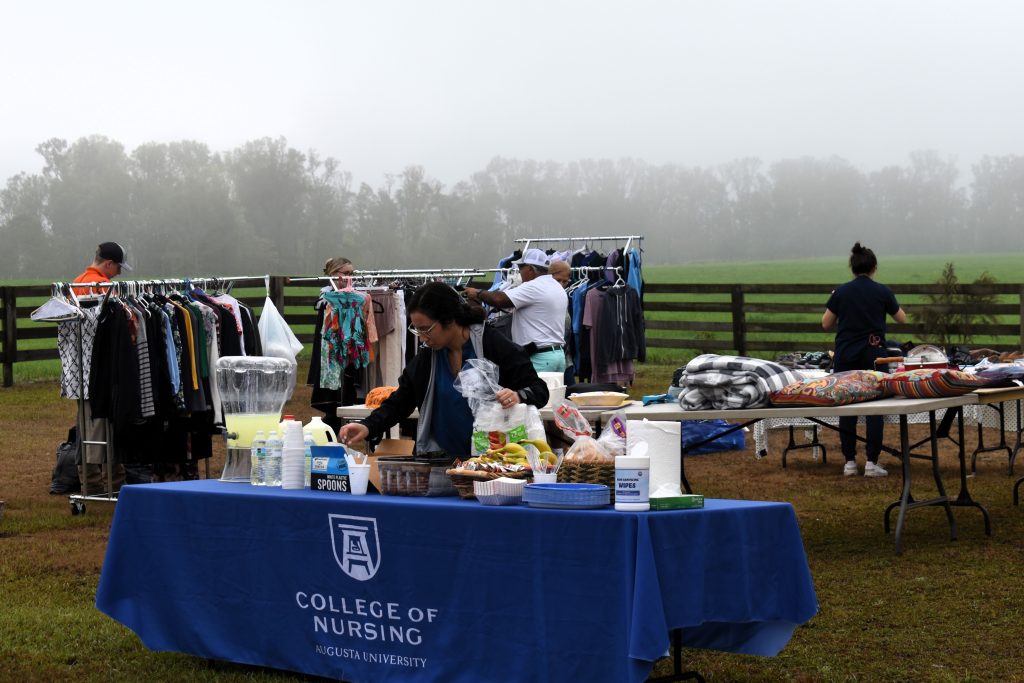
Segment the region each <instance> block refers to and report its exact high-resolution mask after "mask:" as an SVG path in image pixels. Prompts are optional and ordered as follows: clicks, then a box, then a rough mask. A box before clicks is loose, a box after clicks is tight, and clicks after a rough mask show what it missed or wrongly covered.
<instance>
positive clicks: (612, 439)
mask: <svg viewBox="0 0 1024 683" xmlns="http://www.w3.org/2000/svg"><path fill="white" fill-rule="evenodd" d="M597 441H598V443H600V444H601V445H602V446H604V448H605V450H606V451H608V453H609V454H611V456H612V457H613V458H617V457H619V456H620V455H625V454H626V414H625V413H623V412H622V411H618V412H615V413H612V416H611V419H609V420H608V421H607V422H606V423H605V426H604V429H602V430H601V436H599V437H598V438H597Z"/></svg>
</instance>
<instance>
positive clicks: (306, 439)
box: [302, 428, 314, 489]
mask: <svg viewBox="0 0 1024 683" xmlns="http://www.w3.org/2000/svg"><path fill="white" fill-rule="evenodd" d="M302 441H303V445H305V447H306V488H307V489H308V488H309V473H310V471H311V470H312V469H313V445H314V441H313V435H312V434H311V433H310V432H309V430H308V429H305V428H303V430H302Z"/></svg>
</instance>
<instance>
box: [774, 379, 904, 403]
mask: <svg viewBox="0 0 1024 683" xmlns="http://www.w3.org/2000/svg"><path fill="white" fill-rule="evenodd" d="M886 376H887V375H886V374H885V373H884V372H878V371H877V370H847V371H846V372H835V373H832V374H831V375H827V376H825V377H821V378H814V379H805V380H803V381H802V382H794V383H793V384H790V385H788V386H786V387H783V388H782V389H780V390H779V391H776V392H773V393H772V395H771V401H772V405H774V406H786V407H791V406H845V405H848V404H850V403H860V402H861V401H871V400H874V399H876V398H883V397H884V396H888V393H887V392H886V390H885V389H884V387H883V386H882V379H883V378H884V377H886Z"/></svg>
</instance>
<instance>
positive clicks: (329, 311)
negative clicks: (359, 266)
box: [320, 291, 369, 389]
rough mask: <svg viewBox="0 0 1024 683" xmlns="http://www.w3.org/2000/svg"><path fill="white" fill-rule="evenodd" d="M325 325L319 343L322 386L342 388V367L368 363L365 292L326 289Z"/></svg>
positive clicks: (359, 365)
mask: <svg viewBox="0 0 1024 683" xmlns="http://www.w3.org/2000/svg"><path fill="white" fill-rule="evenodd" d="M323 296H324V300H325V301H326V302H327V308H326V309H325V310H324V327H323V330H322V339H321V343H320V386H321V387H323V388H325V389H340V388H341V385H342V381H343V379H342V376H343V370H344V369H345V368H346V367H348V366H349V365H352V366H353V367H355V368H357V369H358V368H361V367H364V366H365V365H366V364H367V363H368V362H369V349H368V347H367V340H366V331H365V330H366V328H365V326H364V322H363V303H364V301H363V295H362V294H359V293H358V292H346V291H341V292H325V293H324V295H323Z"/></svg>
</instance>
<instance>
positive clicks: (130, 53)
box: [0, 0, 1024, 186]
mask: <svg viewBox="0 0 1024 683" xmlns="http://www.w3.org/2000/svg"><path fill="white" fill-rule="evenodd" d="M1022 19H1024V5H1021V4H1020V3H1017V2H1012V1H1010V0H1007V1H1005V2H992V1H985V0H981V1H978V0H972V1H971V2H962V1H961V2H938V1H935V0H913V1H905V0H900V1H897V2H894V1H893V0H887V1H865V0H857V1H856V2H853V1H850V0H844V1H833V0H807V1H802V2H796V1H794V2H774V1H765V0H732V1H726V0H713V1H712V0H705V1H703V2H691V1H682V0H677V1H668V0H666V1H663V2H651V1H644V0H630V1H628V2H625V1H624V2H609V1H606V0H586V1H580V2H560V1H557V0H544V1H534V0H527V1H523V0H515V1H513V2H510V1H509V0H466V1H465V2H456V1H454V0H427V1H423V2H420V1H418V0H406V1H404V2H402V1H397V0H387V1H381V0H373V1H372V2H365V1H360V2H350V1H347V0H318V1H309V0H303V1H287V0H281V1H267V0H256V1H254V0H246V1H245V2H236V1H230V2H229V1H223V0H215V1H212V2H211V1H210V0H203V1H195V0H179V1H175V2H160V3H157V2H152V3H150V2H138V1H137V0H131V1H115V0H92V1H90V2H54V1H51V0H37V1H35V2H31V3H29V2H20V1H15V0H0V67H2V69H3V78H2V81H0V82H2V86H0V93H2V94H0V98H2V100H3V105H2V106H0V181H5V180H6V179H7V178H8V177H9V176H11V175H13V174H15V173H17V172H20V171H28V172H38V171H39V169H40V168H41V159H40V157H39V156H38V155H37V154H35V152H34V148H35V146H36V145H37V144H39V143H40V142H42V141H44V140H46V139H48V138H51V137H62V138H65V139H67V140H68V141H73V140H75V139H77V138H79V137H82V136H86V135H92V134H99V135H105V136H107V137H109V138H112V139H115V140H117V141H119V142H122V143H123V144H124V145H125V147H126V149H127V151H128V152H130V151H131V150H132V149H134V147H135V146H137V145H139V144H142V143H145V142H151V141H155V142H171V141H174V140H181V139H192V140H198V141H200V142H204V143H206V144H208V145H209V146H210V147H211V149H213V150H215V151H225V150H228V149H232V148H234V147H235V146H237V145H240V144H241V143H243V142H245V141H247V140H252V139H256V138H260V137H264V136H271V137H278V136H285V137H286V138H287V139H288V142H289V144H290V145H291V146H292V147H296V148H298V149H300V150H306V149H309V148H314V149H316V150H317V151H318V152H319V153H321V154H322V155H324V156H333V157H335V158H337V159H338V160H339V162H340V165H341V167H342V168H343V169H345V170H348V171H351V172H352V173H353V175H354V178H355V180H356V183H358V182H360V181H366V182H369V183H370V184H371V185H378V184H379V183H381V182H382V180H383V177H384V174H385V173H389V172H391V173H397V172H400V171H401V170H402V169H403V168H404V167H405V166H408V165H411V164H420V165H423V166H424V167H425V168H426V170H427V171H428V173H429V174H430V175H432V176H433V177H435V178H437V179H439V180H441V181H442V182H444V183H445V184H447V185H448V186H450V185H451V184H452V183H454V182H457V181H458V180H461V179H463V178H466V177H468V175H469V174H470V173H472V172H473V171H476V170H479V169H481V168H483V167H484V166H485V165H486V163H487V161H488V160H489V159H491V158H492V157H494V156H505V157H519V158H532V159H538V160H554V161H559V162H567V161H572V160H576V159H586V158H612V159H616V158H621V157H633V158H639V159H644V160H646V161H648V162H651V163H655V164H661V163H677V164H683V165H688V166H711V165H716V164H719V163H725V162H728V161H731V160H734V159H737V158H741V157H748V156H756V157H760V158H761V159H762V160H763V161H765V162H767V163H771V162H772V161H776V160H779V159H785V158H795V157H800V156H816V157H824V156H829V155H832V154H836V155H839V156H841V157H843V158H845V159H847V160H849V161H850V162H852V163H853V164H855V165H856V166H858V167H859V168H861V169H863V170H874V169H877V168H881V167H882V166H885V165H888V164H906V162H907V155H908V153H909V152H911V151H915V150H923V149H931V150H937V151H939V152H940V153H942V154H944V155H949V156H952V157H955V158H956V159H957V160H958V162H959V163H960V166H961V168H962V169H963V170H964V172H965V173H966V172H968V170H969V167H970V164H972V163H974V162H975V161H977V160H978V159H979V158H980V157H981V156H983V155H985V154H996V155H998V154H1024V136H1022V135H1024V134H1022V132H1021V131H1022V128H1024V88H1022V87H1021V83H1024V40H1021V39H1020V36H1021V33H1022V29H1024V21H1022Z"/></svg>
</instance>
